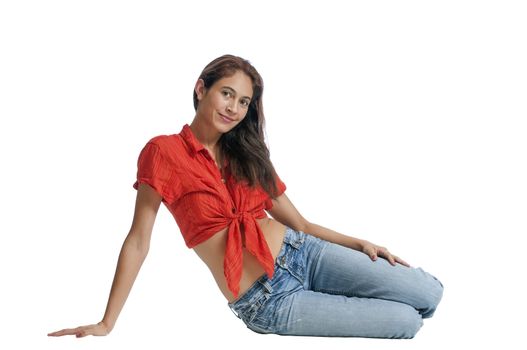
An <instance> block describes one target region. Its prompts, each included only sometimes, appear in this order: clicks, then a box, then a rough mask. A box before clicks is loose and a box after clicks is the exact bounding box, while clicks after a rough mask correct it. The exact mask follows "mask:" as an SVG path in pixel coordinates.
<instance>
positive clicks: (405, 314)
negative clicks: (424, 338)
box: [395, 306, 423, 339]
mask: <svg viewBox="0 0 527 350" xmlns="http://www.w3.org/2000/svg"><path fill="white" fill-rule="evenodd" d="M422 326H423V318H422V317H421V315H420V314H419V312H417V310H416V309H414V308H413V307H411V306H408V307H407V308H405V310H404V311H401V314H400V318H399V320H398V328H399V332H398V334H397V335H396V337H395V338H401V339H411V338H414V337H415V335H416V334H417V332H418V331H419V330H420V329H421V327H422Z"/></svg>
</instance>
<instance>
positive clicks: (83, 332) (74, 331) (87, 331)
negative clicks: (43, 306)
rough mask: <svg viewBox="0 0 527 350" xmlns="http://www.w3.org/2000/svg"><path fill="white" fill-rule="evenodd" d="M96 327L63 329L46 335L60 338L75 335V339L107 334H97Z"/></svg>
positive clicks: (101, 332)
mask: <svg viewBox="0 0 527 350" xmlns="http://www.w3.org/2000/svg"><path fill="white" fill-rule="evenodd" d="M97 326H98V325H89V326H80V327H77V328H65V329H62V330H60V331H56V332H52V333H48V336H50V337H60V336H63V335H75V336H76V337H77V338H82V337H85V336H87V335H105V334H106V333H107V332H104V331H100V332H97V330H96V327H97Z"/></svg>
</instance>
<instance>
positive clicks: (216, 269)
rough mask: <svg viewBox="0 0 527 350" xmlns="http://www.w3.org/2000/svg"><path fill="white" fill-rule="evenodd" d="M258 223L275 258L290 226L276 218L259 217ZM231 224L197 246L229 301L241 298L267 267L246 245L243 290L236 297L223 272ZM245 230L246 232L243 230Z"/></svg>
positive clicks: (197, 251) (200, 255)
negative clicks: (264, 266)
mask: <svg viewBox="0 0 527 350" xmlns="http://www.w3.org/2000/svg"><path fill="white" fill-rule="evenodd" d="M256 222H258V225H259V226H260V228H261V229H262V232H263V234H264V237H265V240H266V241H267V244H268V246H269V249H270V251H271V254H272V255H273V260H275V261H276V257H277V256H278V254H279V253H280V249H281V248H282V243H283V240H284V235H285V229H286V226H285V225H284V224H282V223H281V222H279V221H276V220H274V219H272V218H269V217H267V218H263V219H256ZM227 232H228V227H226V228H224V229H222V230H221V231H219V232H217V233H216V234H214V235H213V236H212V237H210V238H209V239H208V240H206V241H205V242H203V243H200V244H199V245H197V246H195V247H194V248H193V249H194V251H195V252H196V254H198V256H199V257H200V258H201V260H203V262H204V263H205V264H206V265H207V266H208V267H209V269H210V271H211V272H212V275H213V276H214V279H215V280H216V283H217V284H218V287H219V288H220V290H221V292H222V293H223V295H224V296H225V298H226V299H227V301H228V302H233V301H235V300H237V299H239V298H241V296H242V295H243V294H244V293H245V292H246V291H247V290H248V289H249V288H250V287H251V286H252V285H253V284H254V282H256V281H257V280H258V279H259V278H260V277H261V276H263V275H264V274H265V270H264V269H263V267H262V266H261V265H260V263H259V262H258V260H256V258H255V257H254V256H253V255H252V254H250V253H249V252H248V251H247V250H246V249H245V247H243V248H242V252H243V269H242V277H241V280H240V292H239V293H238V298H235V297H234V295H233V294H232V292H231V291H230V290H229V288H228V287H227V281H226V280H225V275H224V272H223V258H224V255H225V247H226V242H227ZM242 234H243V232H242Z"/></svg>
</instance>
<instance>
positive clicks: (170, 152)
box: [133, 124, 286, 298]
mask: <svg viewBox="0 0 527 350" xmlns="http://www.w3.org/2000/svg"><path fill="white" fill-rule="evenodd" d="M224 172H225V174H226V176H225V180H224V181H222V177H221V173H220V169H218V167H217V166H216V164H215V162H214V160H213V159H212V157H211V155H210V153H209V151H208V150H207V149H206V148H205V147H204V146H203V145H202V144H201V143H200V142H199V140H198V139H197V138H196V137H195V135H194V134H193V132H192V129H190V126H189V125H188V124H185V125H184V126H183V128H182V129H181V132H180V133H179V134H172V135H158V136H155V137H153V138H151V139H150V140H149V141H148V142H147V143H146V145H145V146H144V147H143V149H142V150H141V152H140V154H139V158H138V160H137V180H136V181H135V183H134V184H133V187H134V188H135V189H138V186H139V184H140V183H147V184H149V185H150V186H151V187H152V188H154V189H155V190H156V191H157V192H158V193H159V194H160V195H161V197H162V202H163V203H164V205H165V206H166V207H167V209H168V210H169V211H170V213H171V214H172V216H173V217H174V219H175V220H176V223H177V225H178V227H179V229H180V231H181V234H182V235H183V238H184V240H185V244H186V245H187V247H189V248H192V247H195V246H196V245H198V244H200V243H202V242H204V241H206V240H207V239H209V238H210V237H211V236H212V235H214V234H215V233H217V232H219V231H221V230H222V229H224V228H225V227H228V231H227V232H228V233H227V242H226V250H225V256H224V263H223V267H224V274H225V279H226V281H227V286H228V288H229V290H231V292H232V293H233V295H234V296H235V297H236V298H237V297H238V293H239V282H240V279H241V275H242V267H243V261H242V259H243V254H242V247H243V246H245V248H246V249H247V251H248V252H249V253H250V254H252V255H253V256H255V257H256V259H257V260H258V262H259V263H260V264H261V265H262V267H263V268H264V270H265V272H266V274H267V276H268V277H269V278H272V277H273V273H274V260H273V256H272V254H271V251H270V249H269V247H268V245H267V241H266V240H265V237H264V235H263V232H262V230H261V228H260V226H259V225H258V222H257V221H256V219H262V218H265V217H267V215H266V213H265V211H264V210H269V209H271V208H272V205H273V204H272V201H271V198H270V196H269V195H268V194H267V193H266V192H265V191H264V190H263V188H262V187H261V186H256V187H253V188H251V187H249V186H248V184H247V181H246V180H242V181H235V179H234V177H233V176H231V174H230V173H229V171H228V161H227V162H226V164H225V166H224ZM275 179H276V183H277V187H278V195H280V194H282V193H283V192H284V191H285V190H286V185H285V184H284V183H283V182H282V180H281V179H280V177H278V175H276V174H275ZM242 226H243V234H244V235H245V240H244V241H245V244H243V240H242Z"/></svg>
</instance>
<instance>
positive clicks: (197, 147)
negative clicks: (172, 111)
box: [179, 124, 229, 167]
mask: <svg viewBox="0 0 527 350" xmlns="http://www.w3.org/2000/svg"><path fill="white" fill-rule="evenodd" d="M179 134H180V135H181V137H182V138H183V140H184V141H185V143H186V144H187V146H188V147H189V149H190V153H191V154H192V156H193V157H195V156H196V154H197V153H198V152H199V151H201V150H204V149H206V148H205V147H204V146H203V144H202V143H201V142H199V140H198V139H197V137H196V135H194V133H193V132H192V129H191V128H190V126H189V125H188V124H185V125H183V128H182V129H181V132H180V133H179ZM228 165H229V158H227V159H225V167H227V166H228Z"/></svg>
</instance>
